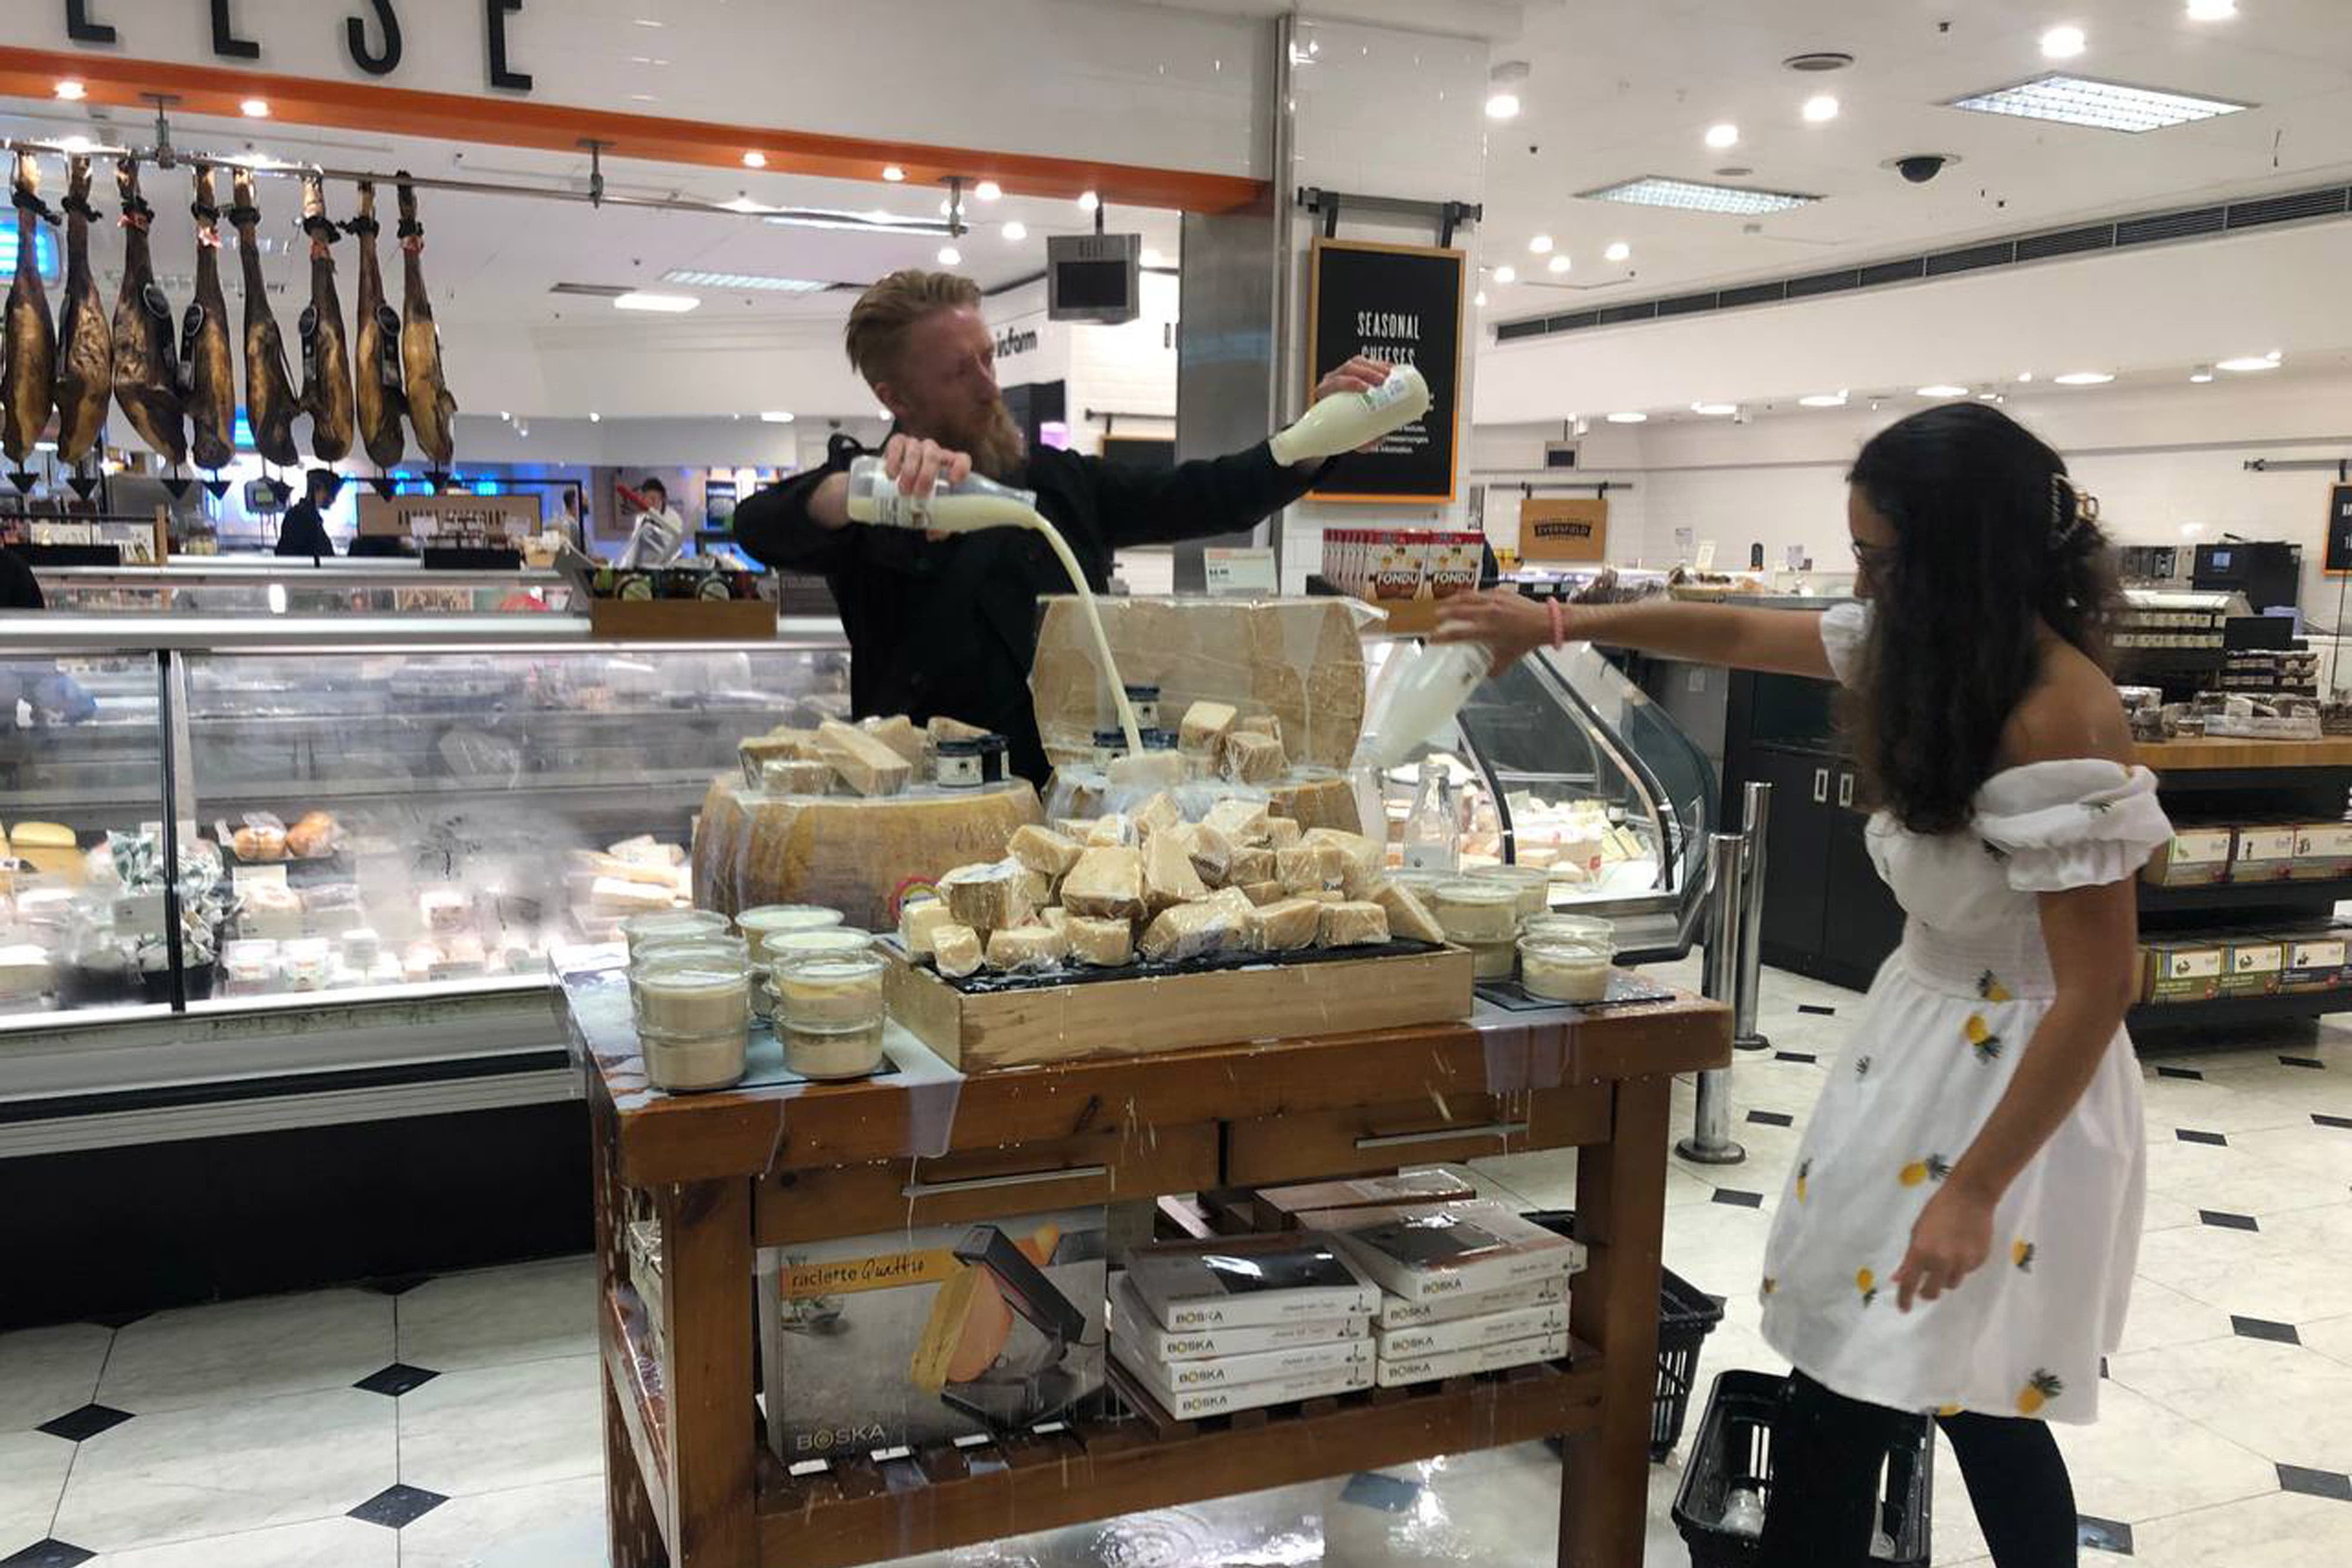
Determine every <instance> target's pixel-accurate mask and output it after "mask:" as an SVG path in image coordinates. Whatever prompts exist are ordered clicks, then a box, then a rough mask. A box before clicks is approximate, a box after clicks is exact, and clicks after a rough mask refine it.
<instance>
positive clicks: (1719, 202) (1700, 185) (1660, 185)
mask: <svg viewBox="0 0 2352 1568" xmlns="http://www.w3.org/2000/svg"><path fill="white" fill-rule="evenodd" d="M1578 196H1579V198H1580V200H1583V201H1588V202H1622V203H1625V204H1628V205H1631V206H1636V207H1675V208H1679V209H1681V210H1682V211H1685V212H1692V213H1724V214H1731V215H1733V216H1738V217H1756V216H1759V215H1761V214H1766V213H1785V212H1788V211H1790V209H1792V208H1796V207H1804V206H1811V204H1813V203H1815V202H1818V201H1820V200H1821V198H1820V197H1819V196H1806V195H1800V194H1798V193H1795V192H1791V191H1756V190H1750V189H1748V187H1746V186H1743V185H1711V184H1708V183H1705V182H1704V181H1699V180H1670V179H1667V178H1665V177H1664V175H1660V174H1645V175H1643V177H1642V178H1641V179H1638V180H1625V181H1622V182H1620V183H1617V184H1614V185H1603V186H1602V187H1601V189H1599V190H1597V191H1580V192H1579V193H1578Z"/></svg>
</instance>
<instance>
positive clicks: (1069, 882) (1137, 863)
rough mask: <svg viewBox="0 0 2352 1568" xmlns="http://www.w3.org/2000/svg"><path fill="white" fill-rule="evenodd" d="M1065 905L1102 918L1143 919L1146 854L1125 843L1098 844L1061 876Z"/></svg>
mask: <svg viewBox="0 0 2352 1568" xmlns="http://www.w3.org/2000/svg"><path fill="white" fill-rule="evenodd" d="M1062 906H1063V907H1064V908H1065V909H1067V910H1068V911H1069V912H1070V913H1071V914H1073V915H1093V916H1095V917H1097V919H1103V920H1135V919H1139V918H1141V916H1142V915H1143V912H1144V904H1143V856H1142V853H1141V852H1139V851H1136V850H1131V849H1129V848H1127V847H1126V846H1125V845H1108V844H1103V845H1097V846H1095V847H1094V848H1092V849H1089V850H1087V852H1086V853H1084V854H1082V855H1080V856H1079V857H1078V863H1077V864H1076V865H1075V866H1072V867H1071V868H1070V874H1069V875H1067V876H1066V877H1064V878H1063V879H1062Z"/></svg>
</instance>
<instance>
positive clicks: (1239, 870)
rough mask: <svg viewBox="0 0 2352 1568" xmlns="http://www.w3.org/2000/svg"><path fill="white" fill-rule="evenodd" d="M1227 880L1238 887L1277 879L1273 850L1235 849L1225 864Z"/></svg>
mask: <svg viewBox="0 0 2352 1568" xmlns="http://www.w3.org/2000/svg"><path fill="white" fill-rule="evenodd" d="M1225 880H1226V881H1227V882H1229V883H1233V884H1234V886H1236V887H1245V886H1247V885H1248V884H1249V883H1254V882H1273V881H1275V880H1276V876H1275V869H1274V852H1273V851H1272V850H1238V849H1237V850H1235V851H1234V854H1233V859H1232V860H1231V861H1230V862H1228V863H1227V864H1226V866H1225Z"/></svg>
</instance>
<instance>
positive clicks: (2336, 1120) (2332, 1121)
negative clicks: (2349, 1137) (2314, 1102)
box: [2311, 1111, 2352, 1127]
mask: <svg viewBox="0 0 2352 1568" xmlns="http://www.w3.org/2000/svg"><path fill="white" fill-rule="evenodd" d="M2311 1119H2312V1120H2313V1121H2314V1122H2315V1123H2317V1124H2319V1125H2321V1126H2323V1127H2352V1116H2331V1115H2329V1114H2328V1113H2326V1112H2325V1111H2314V1112H2313V1113H2311Z"/></svg>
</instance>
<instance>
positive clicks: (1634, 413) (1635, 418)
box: [1609, 409, 1650, 424]
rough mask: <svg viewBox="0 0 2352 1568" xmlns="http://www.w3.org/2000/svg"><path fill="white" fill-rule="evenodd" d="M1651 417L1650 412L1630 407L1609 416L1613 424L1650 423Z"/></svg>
mask: <svg viewBox="0 0 2352 1568" xmlns="http://www.w3.org/2000/svg"><path fill="white" fill-rule="evenodd" d="M1649 418H1650V416H1649V415H1648V414H1646V413H1641V412H1640V411H1638V410H1635V409H1628V410H1626V411H1625V412H1624V413H1612V414H1611V415H1610V416H1609V423H1612V424H1646V423H1649Z"/></svg>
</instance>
